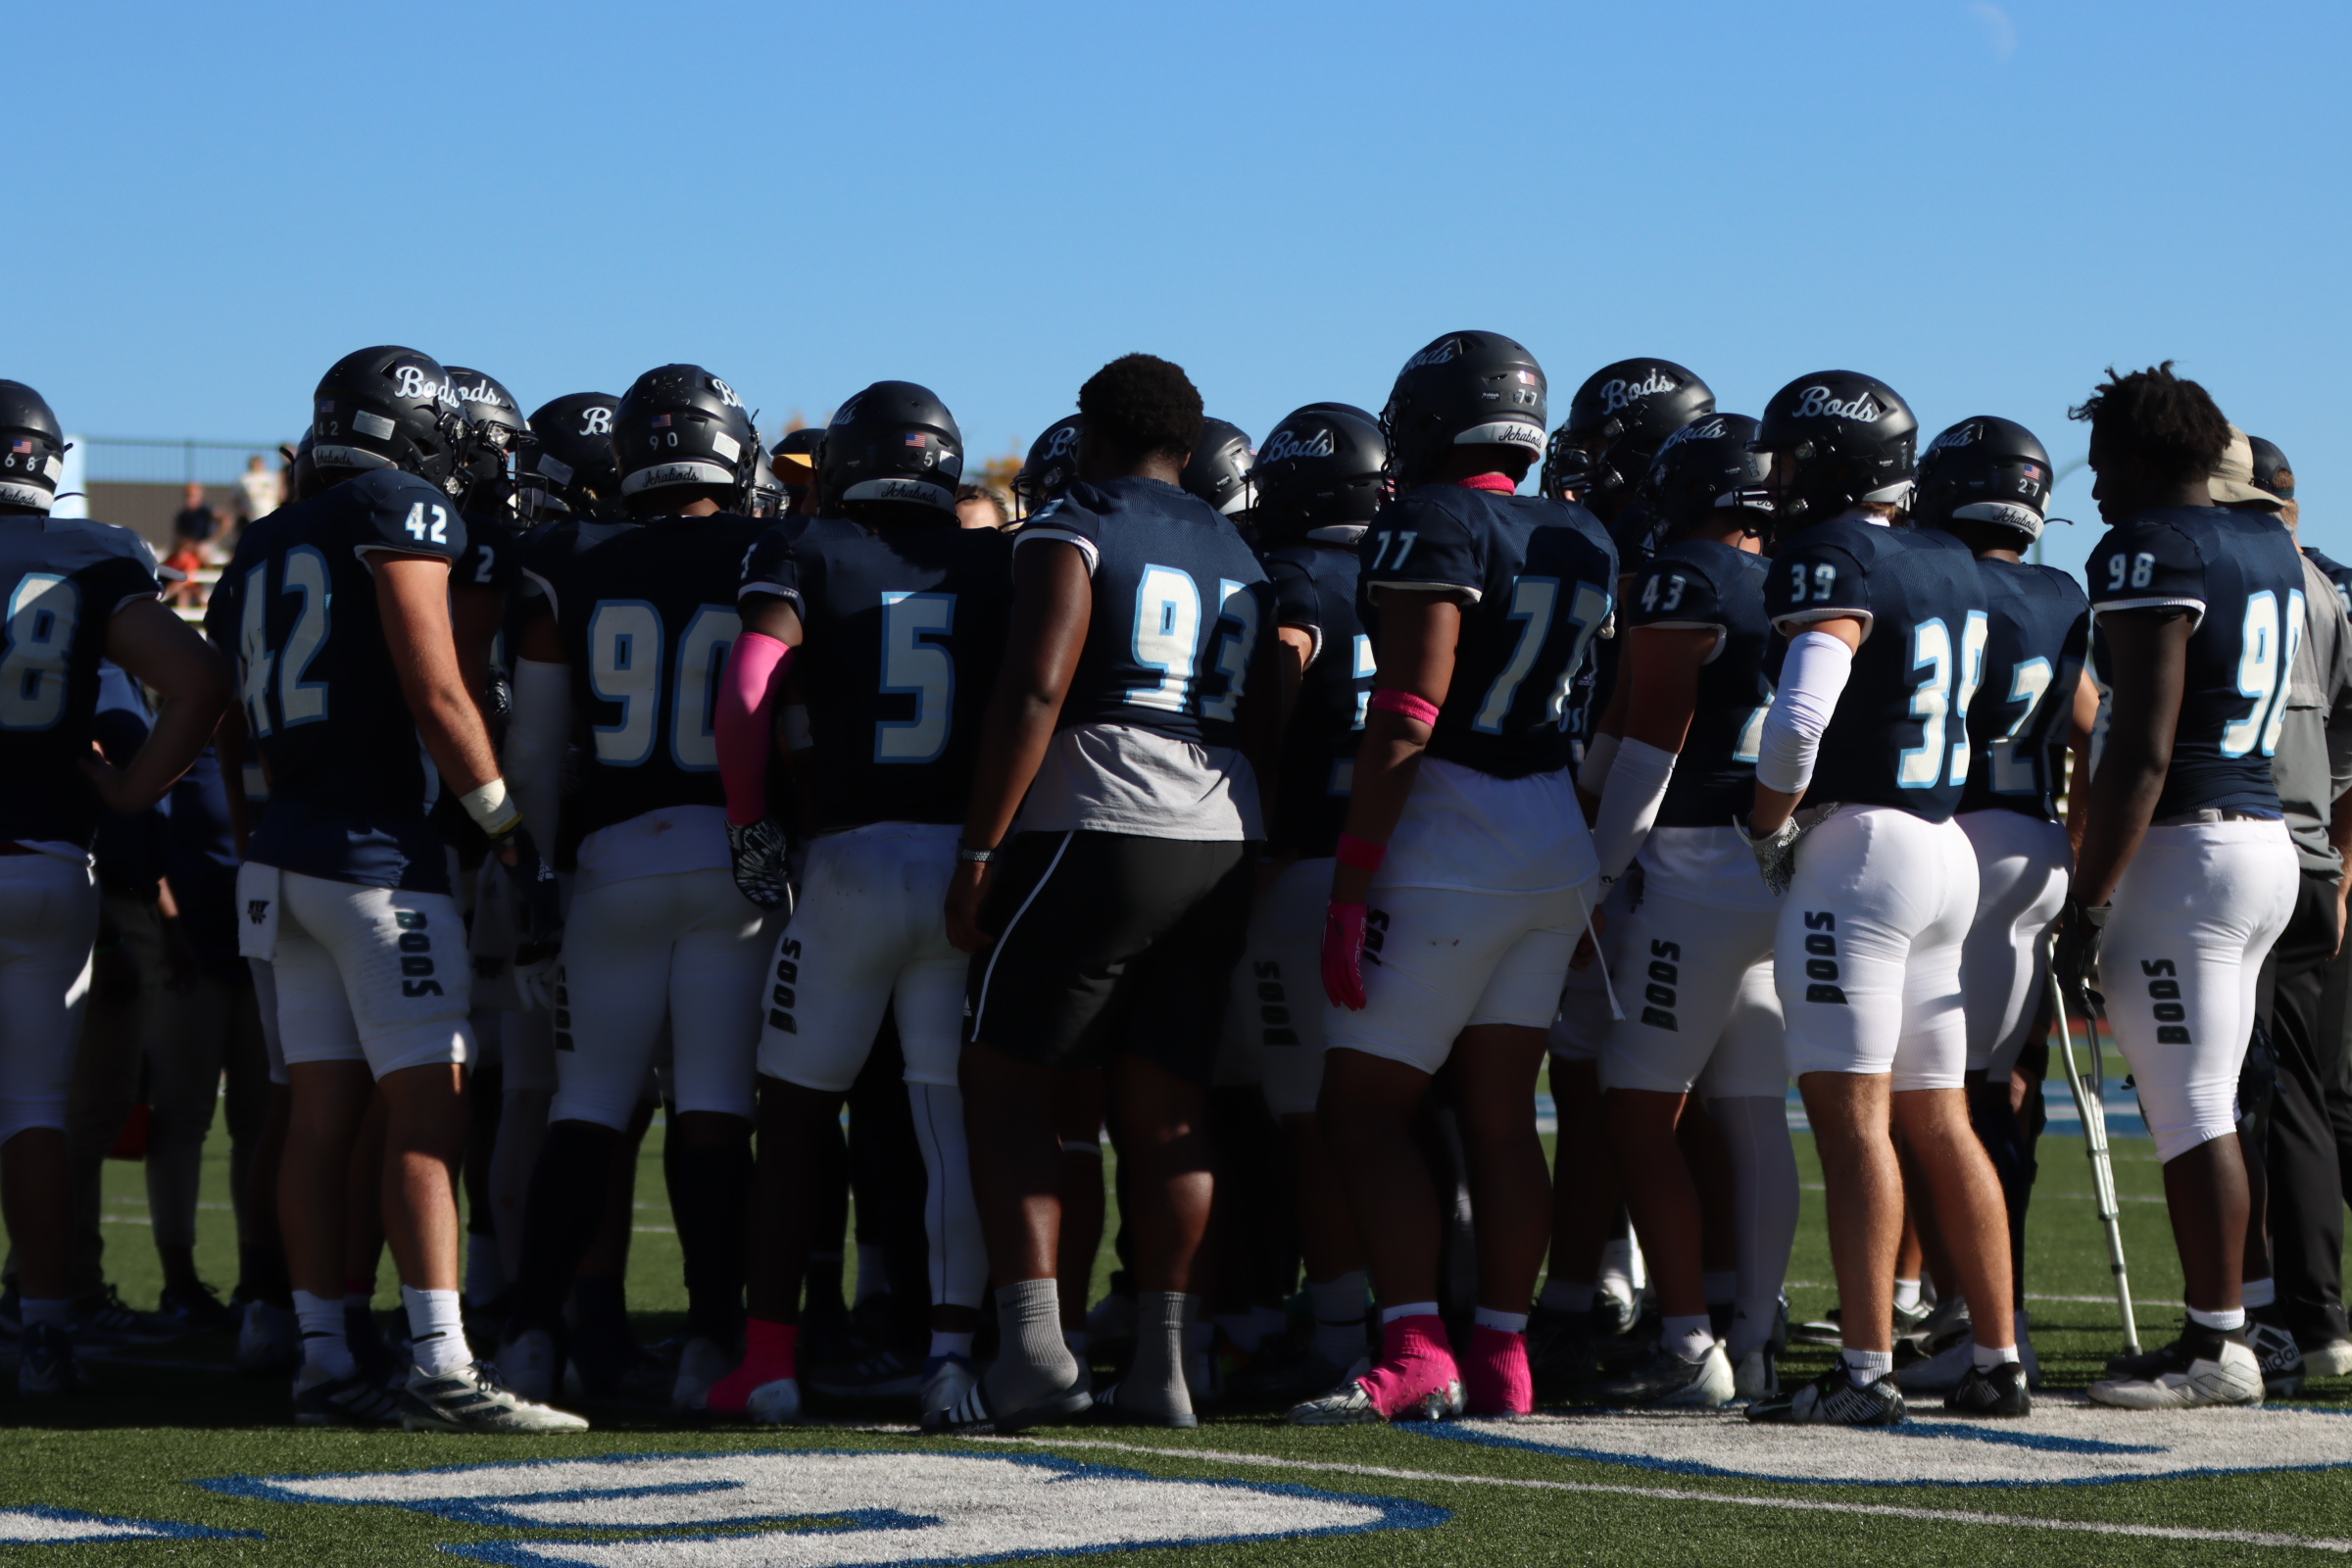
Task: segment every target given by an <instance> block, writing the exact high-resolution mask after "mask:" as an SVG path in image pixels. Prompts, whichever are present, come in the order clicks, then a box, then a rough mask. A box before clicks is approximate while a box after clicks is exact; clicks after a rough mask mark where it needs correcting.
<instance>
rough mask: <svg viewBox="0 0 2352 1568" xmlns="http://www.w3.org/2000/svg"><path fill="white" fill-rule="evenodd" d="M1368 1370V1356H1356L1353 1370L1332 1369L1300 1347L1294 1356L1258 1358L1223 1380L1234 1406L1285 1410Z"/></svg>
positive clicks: (1370, 1362)
mask: <svg viewBox="0 0 2352 1568" xmlns="http://www.w3.org/2000/svg"><path fill="white" fill-rule="evenodd" d="M1371 1370H1372V1361H1371V1358H1370V1357H1369V1356H1361V1355H1359V1356H1357V1357H1356V1358H1355V1364H1354V1365H1353V1366H1334V1365H1332V1364H1331V1363H1330V1362H1329V1361H1326V1360H1325V1359H1323V1357H1321V1356H1320V1355H1317V1354H1316V1353H1315V1352H1314V1350H1313V1349H1312V1348H1308V1347H1305V1346H1301V1347H1299V1348H1298V1350H1297V1352H1296V1353H1294V1354H1290V1355H1277V1356H1260V1357H1258V1358H1257V1359H1256V1360H1255V1361H1252V1362H1251V1363H1250V1365H1249V1366H1248V1367H1247V1368H1245V1369H1244V1370H1242V1371H1240V1372H1238V1373H1236V1374H1234V1376H1232V1377H1230V1378H1228V1379H1226V1381H1225V1396H1226V1397H1227V1398H1228V1399H1229V1400H1231V1401H1232V1402H1233V1403H1235V1404H1237V1405H1243V1406H1251V1405H1275V1406H1279V1407H1282V1408H1285V1409H1287V1408H1289V1407H1290V1406H1291V1405H1294V1404H1297V1403H1298V1402H1299V1400H1301V1399H1311V1398H1313V1397H1316V1396H1317V1395H1319V1394H1322V1393H1324V1392H1325V1391H1327V1390H1330V1389H1336V1388H1338V1387H1340V1386H1341V1385H1343V1384H1345V1383H1347V1382H1348V1381H1349V1380H1350V1379H1352V1378H1359V1377H1361V1376H1363V1375H1364V1374H1365V1373H1366V1372H1369V1371H1371Z"/></svg>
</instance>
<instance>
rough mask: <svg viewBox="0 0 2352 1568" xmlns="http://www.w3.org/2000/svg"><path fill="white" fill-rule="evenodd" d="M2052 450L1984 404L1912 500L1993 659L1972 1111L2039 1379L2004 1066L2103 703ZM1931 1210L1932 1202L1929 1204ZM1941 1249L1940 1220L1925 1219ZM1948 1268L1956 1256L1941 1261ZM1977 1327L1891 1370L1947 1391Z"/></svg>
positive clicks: (1977, 835)
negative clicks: (1978, 594)
mask: <svg viewBox="0 0 2352 1568" xmlns="http://www.w3.org/2000/svg"><path fill="white" fill-rule="evenodd" d="M2050 484H2051V468H2050V455H2049V453H2048V452H2046V451H2044V450H2043V448H2042V445H2041V443H2040V442H2039V441H2038V440H2036V439H2034V433H2033V432H2032V431H2031V430H2028V429H2027V428H2026V427H2025V426H2024V425H2021V424H2018V423H2016V422H2015V421H2013V420H2009V419H2002V418H1996V417H1992V416H1990V415H1980V416H1979V417H1975V418H1972V419H1963V420H1961V421H1960V422H1959V423H1958V424H1955V425H1953V426H1952V427H1951V428H1950V429H1948V430H1946V431H1944V432H1943V433H1942V434H1941V435H1939V436H1937V437H1936V439H1935V440H1934V441H1933V442H1931V443H1930V444H1929V446H1928V450H1927V452H1926V453H1925V454H1924V455H1923V456H1922V457H1921V459H1920V463H1919V489H1918V491H1917V493H1916V494H1915V495H1914V496H1913V498H1912V516H1913V518H1914V519H1915V521H1916V522H1917V523H1918V525H1919V526H1921V527H1923V528H1939V529H1941V530H1943V531H1944V532H1946V533H1948V534H1950V535H1952V536H1953V537H1954V538H1956V539H1958V540H1959V541H1960V542H1961V543H1962V544H1964V545H1966V546H1968V548H1969V550H1970V552H1971V553H1972V554H1974V555H1975V556H1976V558H1977V572H1978V575H1979V576H1980V577H1981V578H1982V579H1983V582H1984V586H1985V645H1984V651H1983V654H1982V655H1981V658H1982V660H1983V663H1982V665H1981V666H1980V668H1979V671H1978V674H1977V680H1976V697H1975V700H1974V701H1973V702H1971V703H1970V705H1969V711H1968V742H1969V745H1970V746H1971V747H1972V748H1973V755H1972V756H1971V757H1970V758H1969V766H1968V784H1967V788H1966V790H1965V792H1964V793H1963V794H1962V795H1961V797H1960V809H1959V813H1958V815H1956V816H1955V817H1954V818H1953V820H1955V821H1957V822H1958V823H1959V824H1960V830H1961V831H1962V832H1963V833H1966V834H1967V835H1968V841H1969V843H1970V845H1971V846H1973V847H1974V848H1975V850H1976V854H1977V913H1976V919H1975V922H1974V923H1973V924H1972V925H1970V927H1969V931H1968V941H1967V944H1966V946H1965V947H1964V948H1963V949H1962V951H1961V956H1960V967H1961V972H1962V973H1963V974H1965V975H1966V976H1967V977H1968V987H1967V996H1966V1012H1967V1020H1968V1097H1969V1114H1970V1117H1971V1119H1972V1120H1973V1121H1974V1122H1975V1124H1976V1129H1977V1136H1978V1138H1979V1139H1980V1140H1981V1141H1982V1142H1983V1143H1984V1145H1985V1152H1986V1153H1987V1154H1988V1155H1990V1156H1991V1159H1992V1168H1993V1171H1994V1172H1995V1174H1997V1175H1998V1176H1999V1177H2000V1181H2001V1196H2002V1198H2003V1201H2004V1202H2005V1204H2006V1206H2007V1209H2008V1215H2009V1267H2010V1281H2011V1288H2012V1298H2011V1299H2012V1300H2013V1301H2014V1302H2015V1303H2016V1305H2015V1316H2016V1319H2017V1348H2018V1355H2019V1358H2020V1359H2021V1360H2022V1361H2023V1362H2024V1364H2025V1369H2026V1379H2027V1382H2028V1383H2029V1384H2034V1383H2038V1382H2039V1381H2040V1377H2041V1369H2040V1365H2039V1363H2038V1362H2037V1361H2036V1359H2035V1357H2034V1342H2033V1339H2032V1337H2031V1334H2030V1332H2029V1329H2030V1323H2029V1319H2028V1317H2027V1313H2026V1306H2025V1295H2024V1293H2025V1278H2024V1274H2025V1258H2026V1242H2025V1238H2026V1205H2027V1201H2028V1200H2029V1199H2030V1198H2031V1197H2032V1196H2033V1191H2034V1147H2033V1144H2032V1142H2031V1141H2030V1140H2029V1139H2028V1138H2027V1136H2026V1133H2025V1130H2024V1129H2023V1128H2022V1127H2021V1126H2020V1125H2019V1121H2018V1116H2017V1113H2016V1112H2015V1111H2014V1110H2013V1109H2011V1107H2010V1102H2009V1075H2010V1072H2011V1069H2013V1068H2014V1067H2016V1065H2017V1061H2018V1057H2019V1055H2020V1054H2022V1053H2023V1052H2024V1050H2025V1048H2026V1045H2027V1043H2028V1037H2029V1036H2030V1035H2031V1034H2032V1032H2033V1029H2034V1023H2035V1022H2036V1021H2037V1020H2038V1019H2039V1018H2040V1017H2041V1015H2042V1004H2043V1002H2044V1001H2045V1000H2046V999H2047V997H2048V996H2049V985H2048V979H2049V936H2050V932H2051V929H2052V928H2053V927H2054V926H2055V925H2056V923H2057V920H2058V913H2059V910H2060V909H2061V908H2062V907H2064V905H2065V903H2066V882H2067V876H2068V874H2069V872H2070V871H2071V870H2072V868H2073V865H2074V850H2073V846H2072V845H2071V844H2070V843H2069V842H2068V840H2067V836H2066V828H2065V827H2064V826H2063V825H2062V824H2061V823H2060V822H2059V820H2058V806H2057V797H2058V795H2059V793H2060V791H2061V790H2062V789H2063V788H2064V785H2065V782H2066V755H2067V751H2068V749H2069V748H2070V747H2071V746H2074V745H2076V744H2078V743H2080V742H2081V741H2082V739H2083V738H2085V737H2086V736H2088V734H2089V733H2090V730H2091V727H2092V725H2093V724H2094V723H2096V721H2097V719H2098V712H2099V694H2098V687H2097V685H2096V684H2095V683H2094V682H2093V681H2092V680H2091V679H2090V677H2089V674H2088V672H2087V671H2086V670H2085V669H2084V667H2083V665H2084V658H2085V655H2086V653H2087V650H2088V646H2089V641H2090V604H2089V601H2087V600H2086V599H2084V598H2083V596H2082V586H2081V584H2079V583H2077V582H2076V581H2075V579H2074V578H2073V577H2072V576H2071V575H2069V574H2068V573H2066V572H2064V571H2061V570H2059V569H2058V568H2057V567H2055V566H2041V565H2035V564H2031V563H2028V562H2027V561H2025V560H2024V559H2023V553H2024V552H2025V551H2026V550H2028V549H2030V548H2032V546H2033V544H2034V541H2035V540H2037V539H2039V538H2040V537H2041V529H2042V522H2043V515H2044V513H2045V512H2046V511H2047V509H2048V506H2049V497H2050ZM1924 1218H1925V1216H1923V1219H1924ZM1919 1229H1920V1239H1921V1241H1922V1243H1923V1244H1924V1245H1925V1246H1926V1247H1927V1248H1928V1250H1929V1252H1930V1255H1931V1257H1933V1255H1934V1254H1935V1252H1936V1250H1938V1243H1939V1236H1938V1233H1937V1232H1936V1227H1935V1225H1934V1224H1933V1223H1932V1222H1929V1223H1923V1224H1922V1225H1921V1226H1920V1228H1919ZM1935 1273H1936V1278H1937V1280H1938V1281H1939V1282H1940V1281H1942V1280H1944V1279H1949V1278H1952V1277H1953V1275H1952V1273H1951V1270H1950V1267H1949V1265H1945V1266H1943V1267H1936V1268H1935ZM1973 1353H1974V1352H1973V1350H1972V1348H1971V1342H1970V1340H1969V1338H1968V1337H1967V1336H1966V1335H1961V1336H1959V1337H1958V1338H1956V1339H1955V1340H1954V1341H1953V1342H1952V1344H1951V1345H1950V1346H1948V1347H1946V1348H1944V1349H1943V1350H1942V1351H1940V1352H1939V1353H1937V1354H1936V1355H1933V1356H1931V1357H1929V1358H1928V1359H1927V1360H1925V1361H1921V1362H1917V1363H1914V1364H1913V1365H1911V1366H1907V1367H1905V1368H1903V1370H1902V1371H1901V1372H1899V1373H1897V1374H1896V1375H1895V1380H1894V1381H1895V1384H1896V1385H1897V1386H1898V1387H1900V1388H1902V1389H1904V1390H1906V1391H1909V1392H1913V1393H1944V1392H1948V1391H1949V1390H1951V1389H1954V1388H1957V1387H1958V1386H1959V1385H1960V1383H1961V1381H1962V1380H1963V1379H1964V1378H1966V1377H1967V1375H1968V1369H1969V1366H1970V1365H1971V1364H1972V1357H1973Z"/></svg>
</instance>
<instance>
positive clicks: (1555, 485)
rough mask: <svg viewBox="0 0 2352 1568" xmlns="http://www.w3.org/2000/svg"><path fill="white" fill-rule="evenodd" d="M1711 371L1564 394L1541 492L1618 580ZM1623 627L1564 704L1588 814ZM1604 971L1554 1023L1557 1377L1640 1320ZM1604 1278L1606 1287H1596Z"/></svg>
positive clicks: (1617, 367)
mask: <svg viewBox="0 0 2352 1568" xmlns="http://www.w3.org/2000/svg"><path fill="white" fill-rule="evenodd" d="M1714 408H1715V394H1714V392H1713V391H1712V390H1710V389H1709V388H1708V386H1707V384H1706V382H1704V381H1702V380H1700V379H1699V378H1698V376H1696V375H1695V374H1693V373H1692V372H1691V370H1689V369H1688V368H1685V367H1683V366H1680V365H1677V364H1675V363H1674V361H1672V360H1662V359H1657V358H1654V357H1650V356H1642V357H1639V358H1635V359H1630V360H1619V361H1616V362H1615V363H1613V364H1610V365H1604V366H1602V367H1601V368H1599V369H1597V370H1595V371H1593V373H1592V374H1591V375H1589V376H1587V377H1586V378H1585V382H1584V384H1583V385H1582V386H1580V387H1578V388H1577V389H1576V396H1575V397H1573V398H1571V399H1570V400H1569V404H1568V417H1567V418H1565V419H1563V420H1561V421H1560V427H1559V428H1558V429H1557V430H1554V431H1553V432H1552V433H1551V440H1550V442H1549V443H1548V444H1547V445H1546V446H1545V448H1544V469H1543V479H1542V489H1543V493H1544V494H1545V495H1547V496H1551V497H1553V498H1555V499H1558V500H1563V501H1574V502H1578V503H1580V504H1581V505H1583V506H1584V507H1586V508H1587V509H1588V510H1590V511H1591V512H1592V513H1593V515H1594V516H1596V517H1598V518H1600V519H1601V521H1602V522H1603V523H1605V524H1607V525H1608V527H1609V530H1610V534H1611V537H1612V538H1614V539H1615V540H1616V541H1617V550H1618V570H1619V573H1620V577H1619V581H1618V583H1617V588H1618V589H1619V591H1620V592H1622V590H1623V589H1624V587H1625V585H1626V581H1627V578H1628V575H1629V574H1630V573H1631V572H1632V571H1633V570H1634V568H1635V567H1637V566H1638V565H1640V564H1641V563H1642V560H1643V559H1644V558H1646V556H1647V554H1648V552H1649V549H1650V541H1651V533H1652V529H1651V526H1650V523H1649V521H1648V520H1647V519H1648V517H1649V514H1650V508H1649V505H1648V503H1647V501H1646V500H1645V499H1643V498H1642V497H1641V496H1640V494H1639V492H1641V491H1642V488H1643V485H1642V481H1643V479H1644V478H1645V476H1646V475H1647V474H1648V472H1649V468H1650V465H1651V463H1652V460H1654V459H1655V458H1656V456H1657V454H1658V452H1659V451H1660V449H1662V448H1663V447H1664V446H1665V444H1666V441H1667V439H1668V438H1669V437H1671V436H1672V435H1673V434H1674V433H1675V432H1676V431H1677V430H1680V429H1682V428H1683V427H1684V426H1685V425H1687V424H1689V423H1690V422H1691V420H1693V419H1697V418H1700V417H1704V416H1705V415H1708V414H1711V413H1712V412H1714ZM1619 647H1620V640H1619V639H1616V638H1613V637H1603V638H1601V639H1600V640H1599V641H1597V642H1595V643H1594V644H1593V651H1592V654H1591V656H1590V657H1589V658H1588V659H1587V660H1586V661H1585V667H1584V669H1583V670H1582V671H1581V672H1580V673H1579V674H1578V675H1577V677H1576V685H1575V687H1574V689H1573V690H1572V692H1571V693H1570V698H1569V704H1568V735H1569V750H1570V755H1571V756H1572V757H1573V758H1574V759H1575V760H1576V761H1577V763H1578V764H1579V766H1580V767H1581V768H1582V769H1583V771H1582V772H1581V773H1580V774H1579V777H1578V787H1579V789H1580V790H1582V791H1583V800H1582V805H1583V806H1584V808H1585V809H1586V812H1587V817H1588V820H1590V817H1591V813H1592V812H1593V809H1596V807H1597V805H1598V802H1599V799H1600V789H1601V784H1602V782H1603V781H1604V780H1605V779H1606V778H1607V776H1608V768H1609V762H1610V760H1612V759H1613V758H1614V757H1615V756H1616V746H1617V741H1616V739H1615V737H1613V736H1610V737H1603V736H1601V735H1600V734H1599V733H1598V731H1599V729H1600V727H1601V726H1600V718H1601V714H1602V711H1603V710H1605V709H1606V708H1607V707H1608V706H1609V703H1610V701H1611V699H1612V697H1613V695H1614V694H1615V692H1616V688H1617V663H1618V651H1619ZM1602 892H1603V897H1604V900H1605V899H1607V898H1609V897H1611V896H1614V897H1615V898H1616V900H1617V903H1616V905H1615V906H1610V905H1607V904H1605V903H1604V909H1605V910H1606V912H1605V913H1603V914H1602V916H1601V920H1602V922H1603V936H1604V946H1608V944H1607V943H1606V941H1605V937H1606V925H1607V923H1608V922H1610V921H1613V920H1615V919H1616V918H1617V916H1618V915H1620V914H1621V913H1622V912H1623V908H1622V905H1623V899H1624V895H1623V894H1622V893H1619V892H1618V891H1617V890H1616V889H1614V888H1613V887H1604V888H1603V890H1602ZM1614 1010H1615V1009H1614V1007H1613V1005H1612V1002H1611V998H1610V996H1609V994H1608V987H1607V982H1606V980H1605V978H1604V971H1603V970H1602V969H1600V968H1596V967H1593V966H1590V965H1588V966H1587V967H1585V968H1583V969H1580V970H1574V971H1572V972H1571V973H1570V975H1569V977H1568V985H1567V989H1566V991H1565V992H1564V993H1563V995H1562V997H1561V999H1560V1015H1559V1017H1558V1018H1557V1019H1555V1020H1554V1022H1553V1026H1552V1035H1551V1098H1552V1103H1553V1105H1554V1107H1555V1108H1556V1109H1557V1112H1558V1115H1559V1130H1560V1136H1559V1138H1558V1141H1557V1142H1558V1150H1557V1156H1556V1170H1555V1175H1556V1177H1557V1180H1555V1181H1554V1183H1553V1194H1552V1241H1551V1270H1550V1277H1549V1278H1548V1279H1547V1280H1545V1282H1544V1295H1543V1297H1542V1298H1541V1299H1539V1301H1538V1302H1537V1306H1536V1311H1535V1315H1534V1319H1533V1321H1532V1322H1531V1325H1530V1329H1529V1334H1528V1344H1529V1347H1530V1348H1531V1351H1532V1353H1534V1355H1535V1356H1536V1358H1537V1368H1536V1370H1537V1375H1538V1376H1539V1378H1543V1379H1544V1380H1545V1381H1547V1382H1550V1383H1553V1384H1555V1385H1559V1384H1572V1383H1575V1382H1578V1381H1581V1379H1582V1376H1583V1374H1584V1373H1585V1372H1586V1371H1588V1370H1590V1369H1589V1367H1588V1366H1587V1364H1586V1363H1587V1360H1588V1352H1589V1350H1590V1348H1591V1347H1592V1343H1593V1334H1594V1332H1595V1330H1596V1329H1597V1330H1598V1331H1599V1332H1600V1333H1601V1334H1602V1335H1604V1336H1606V1335H1615V1334H1621V1333H1623V1332H1625V1331H1626V1330H1628V1329H1630V1328H1632V1327H1633V1324H1634V1318H1635V1315H1636V1313H1637V1311H1638V1309H1639V1308H1638V1305H1637V1302H1636V1299H1635V1295H1636V1293H1635V1288H1634V1281H1633V1278H1632V1275H1631V1270H1632V1269H1633V1267H1634V1263H1633V1252H1634V1244H1633V1241H1632V1238H1631V1236H1630V1234H1629V1233H1628V1230H1627V1226H1626V1211H1625V1204H1624V1202H1623V1200H1622V1197H1621V1188H1620V1184H1619V1182H1618V1176H1617V1165H1616V1161H1615V1160H1614V1159H1612V1158H1611V1157H1610V1153H1609V1137H1608V1134H1607V1133H1606V1131H1605V1130H1604V1126H1603V1122H1602V1118H1601V1099H1600V1052H1601V1046H1602V1043H1603V1042H1604V1041H1605V1040H1606V1039H1607V1037H1608V1034H1609V1029H1610V1023H1611V1014H1612V1012H1613V1011H1614ZM1596 1287H1597V1288H1596Z"/></svg>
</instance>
